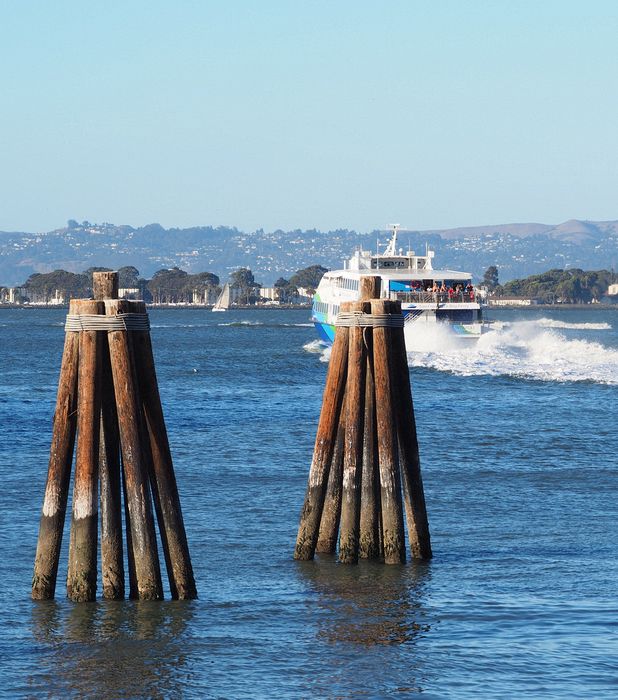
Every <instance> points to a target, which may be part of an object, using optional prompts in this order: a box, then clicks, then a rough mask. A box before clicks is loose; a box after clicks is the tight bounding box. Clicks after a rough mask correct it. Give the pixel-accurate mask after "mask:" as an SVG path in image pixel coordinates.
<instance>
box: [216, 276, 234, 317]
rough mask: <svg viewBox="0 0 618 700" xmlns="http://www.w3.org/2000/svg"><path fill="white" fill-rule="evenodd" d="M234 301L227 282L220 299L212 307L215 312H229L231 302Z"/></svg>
mask: <svg viewBox="0 0 618 700" xmlns="http://www.w3.org/2000/svg"><path fill="white" fill-rule="evenodd" d="M231 300H232V294H231V292H230V285H229V284H228V283H227V282H226V283H225V285H224V286H223V291H222V292H221V294H219V298H218V299H217V301H216V302H215V305H214V306H213V307H212V310H213V311H227V310H228V309H229V308H230V302H231Z"/></svg>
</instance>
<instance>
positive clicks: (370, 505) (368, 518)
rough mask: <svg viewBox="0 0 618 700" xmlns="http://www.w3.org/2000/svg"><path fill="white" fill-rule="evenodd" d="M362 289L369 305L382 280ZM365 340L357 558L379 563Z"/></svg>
mask: <svg viewBox="0 0 618 700" xmlns="http://www.w3.org/2000/svg"><path fill="white" fill-rule="evenodd" d="M359 286H360V298H361V300H363V301H366V302H369V301H371V299H379V298H380V291H381V278H380V277H378V276H364V277H361V279H360V285H359ZM366 311H371V304H368V308H366ZM363 336H364V342H365V347H366V351H367V369H366V377H365V415H364V425H363V464H362V470H361V471H362V473H361V498H360V500H361V511H360V522H359V549H358V555H359V557H360V558H361V559H377V558H379V556H380V475H379V473H378V469H377V465H378V446H377V443H376V432H377V428H376V423H375V384H374V379H373V329H372V328H367V329H366V330H365V332H364V334H363Z"/></svg>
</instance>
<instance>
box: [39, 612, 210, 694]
mask: <svg viewBox="0 0 618 700" xmlns="http://www.w3.org/2000/svg"><path fill="white" fill-rule="evenodd" d="M197 605H199V603H197V602H195V603H193V602H187V601H169V602H168V601H166V602H161V601H130V602H128V601H97V602H94V603H86V604H80V605H72V604H70V603H68V602H61V603H58V602H56V601H43V602H41V603H40V604H38V603H37V604H35V605H33V607H32V635H33V638H34V639H35V640H36V642H37V643H38V644H39V645H40V655H39V659H40V663H39V668H38V671H37V674H36V677H32V678H31V679H29V685H30V686H31V687H32V688H33V689H34V688H39V689H41V688H45V690H46V692H48V693H49V694H50V695H52V696H56V695H59V696H60V695H65V694H76V695H78V696H80V697H97V698H119V697H124V698H129V697H178V696H180V695H183V690H184V688H185V686H186V683H187V679H188V676H189V674H190V670H189V668H188V663H187V656H186V649H187V647H188V644H187V636H188V628H189V625H190V623H191V620H192V618H193V616H194V614H195V611H196V606H197Z"/></svg>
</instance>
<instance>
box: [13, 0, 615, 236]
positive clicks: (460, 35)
mask: <svg viewBox="0 0 618 700" xmlns="http://www.w3.org/2000/svg"><path fill="white" fill-rule="evenodd" d="M617 36H618V5H617V4H616V3H614V2H609V1H608V2H605V1H603V0H597V1H594V0H588V2H568V1H567V0H561V1H560V2H555V1H553V0H536V1H532V0H530V1H526V0H520V1H519V2H517V1H515V0H510V1H507V0H504V1H500V0H495V1H493V2H489V1H487V2H483V1H481V0H469V1H465V0H459V1H457V2H455V1H452V2H449V1H446V0H443V1H441V0H436V2H415V1H413V0H410V1H408V2H363V1H362V0H356V2H347V1H340V2H337V1H336V0H330V2H322V1H319V0H317V1H311V2H308V1H305V2H295V1H293V0H289V1H288V2H283V1H281V2H278V1H277V2H275V1H270V0H262V1H261V2H260V1H255V2H252V1H249V0H247V1H244V2H243V1H239V0H226V1H225V2H223V1H222V2H206V1H204V2H197V1H196V2H188V1H183V0H177V1H176V2H161V1H159V2H157V1H156V0H149V1H148V2H142V1H131V0H125V1H124V2H116V1H114V0H111V1H107V2H95V1H93V2H87V3H86V2H70V1H62V0H56V2H53V3H50V2H38V1H36V0H32V1H30V2H19V1H18V0H12V1H11V0H7V2H5V3H2V6H1V8H0V65H1V66H2V68H1V70H0V88H1V93H0V94H1V95H2V109H0V164H1V167H0V230H28V231H44V230H48V229H51V228H56V227H59V226H62V225H64V223H65V222H66V220H67V219H68V218H75V219H78V220H82V219H88V220H90V221H99V222H101V221H110V222H114V223H128V224H131V225H134V226H139V225H143V224H146V223H150V222H155V221H156V222H159V223H161V224H163V225H164V226H181V227H184V226H190V225H198V224H203V225H231V226H238V227H239V228H241V229H244V230H254V229H256V228H264V229H266V230H271V229H275V228H284V229H290V228H313V227H316V228H321V229H324V230H326V229H333V228H338V227H345V228H355V229H357V230H360V231H369V230H372V229H374V228H381V227H383V226H384V225H385V224H387V223H389V222H391V221H399V222H401V223H402V224H403V225H404V226H407V227H409V228H414V229H427V228H445V227H452V226H466V225H476V224H479V225H480V224H489V223H502V222H514V221H517V222H520V221H542V222H546V223H559V222H561V221H563V220H566V219H569V218H588V219H616V218H618V198H617V196H616V195H617V191H618V188H617V184H618V128H617V123H618V48H617V44H616V37H617Z"/></svg>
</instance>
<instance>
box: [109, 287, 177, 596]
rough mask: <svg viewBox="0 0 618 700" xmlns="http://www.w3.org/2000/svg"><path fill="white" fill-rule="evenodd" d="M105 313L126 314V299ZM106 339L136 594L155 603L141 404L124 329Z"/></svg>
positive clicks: (157, 575)
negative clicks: (142, 442)
mask: <svg viewBox="0 0 618 700" xmlns="http://www.w3.org/2000/svg"><path fill="white" fill-rule="evenodd" d="M105 310H106V314H107V316H118V315H119V314H127V313H129V312H130V304H129V302H128V301H126V300H125V299H106V300H105ZM107 338H108V342H109V354H110V358H111V364H112V374H113V377H114V394H115V397H116V408H117V411H118V428H119V432H120V444H121V450H122V465H123V471H124V476H125V485H126V495H127V503H128V510H129V527H130V530H131V547H132V555H133V561H134V563H135V577H136V583H137V595H138V598H140V599H141V600H158V599H160V598H162V597H163V586H162V583H161V569H160V566H159V554H158V551H157V542H156V535H155V526H154V517H153V513H152V501H151V499H150V485H149V479H148V470H147V468H146V465H145V464H144V456H143V452H142V446H141V442H140V422H141V420H142V418H141V403H140V400H139V398H138V393H137V391H138V390H137V378H136V376H135V369H134V360H133V353H132V343H131V338H130V336H129V333H128V332H127V331H126V330H110V331H108V335H107Z"/></svg>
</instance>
